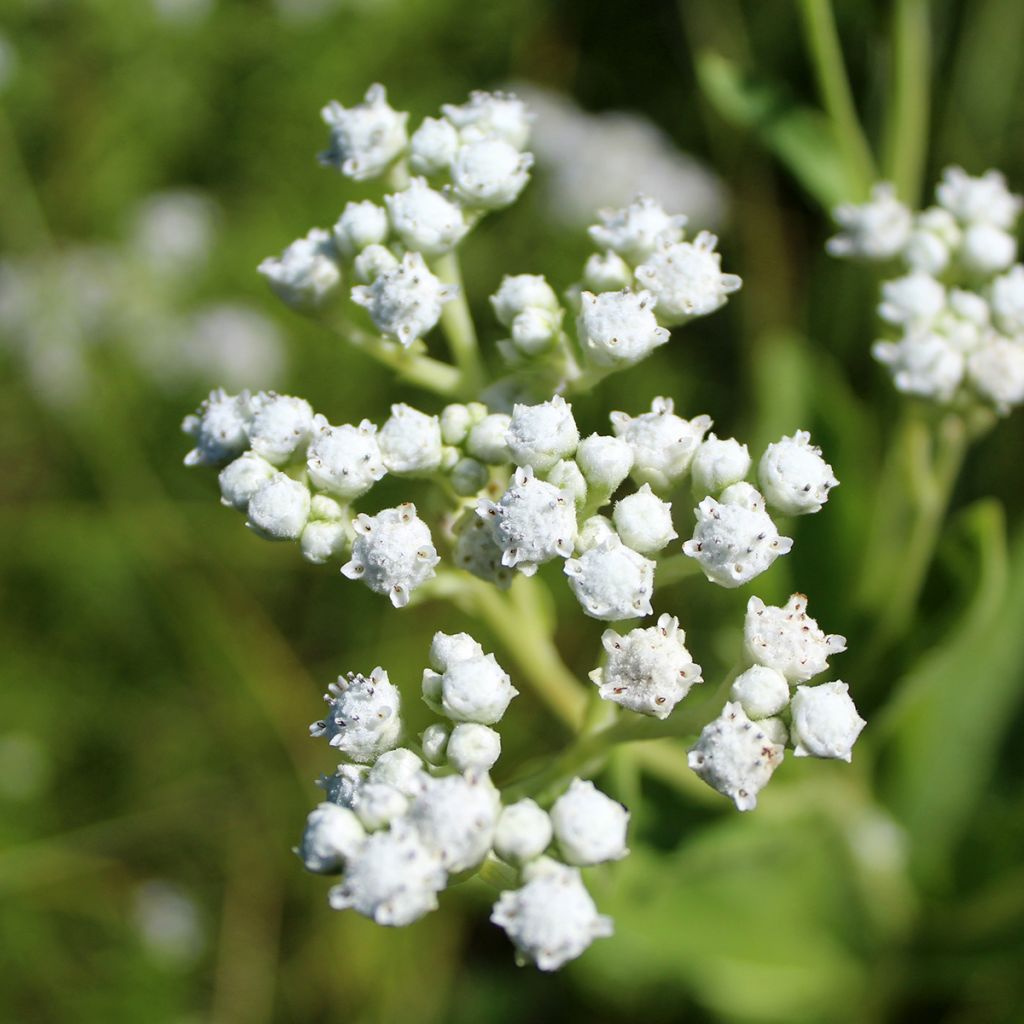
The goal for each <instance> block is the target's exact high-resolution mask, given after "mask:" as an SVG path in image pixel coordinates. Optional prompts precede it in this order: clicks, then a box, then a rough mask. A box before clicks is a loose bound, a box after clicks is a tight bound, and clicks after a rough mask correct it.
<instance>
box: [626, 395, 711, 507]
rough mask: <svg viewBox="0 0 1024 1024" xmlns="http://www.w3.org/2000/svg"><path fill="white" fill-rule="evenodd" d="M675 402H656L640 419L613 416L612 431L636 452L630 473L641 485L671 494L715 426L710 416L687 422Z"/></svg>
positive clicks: (670, 400) (667, 400)
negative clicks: (677, 412) (680, 415)
mask: <svg viewBox="0 0 1024 1024" xmlns="http://www.w3.org/2000/svg"><path fill="white" fill-rule="evenodd" d="M674 408H675V406H674V405H673V402H672V399H671V398H655V399H654V401H653V402H651V411H650V412H645V413H643V414H641V415H640V416H629V415H627V414H626V413H624V412H613V413H612V414H611V421H612V429H613V430H614V431H615V435H616V437H621V438H622V440H624V441H625V442H626V443H627V444H628V445H629V447H630V448H632V449H633V468H632V470H631V471H630V472H631V474H632V476H633V479H634V480H635V481H636V482H637V483H638V484H650V485H651V487H653V488H654V489H655V490H656V491H664V490H670V489H671V488H672V487H673V486H674V485H675V484H676V483H678V482H679V481H680V480H681V479H682V478H683V477H684V476H685V475H686V472H687V470H688V469H689V468H690V462H691V461H692V459H693V455H694V452H696V450H697V446H698V445H699V444H700V443H701V440H702V439H703V437H704V434H705V433H706V432H707V430H708V428H709V427H710V426H711V417H710V416H695V417H694V418H693V419H692V420H684V419H682V418H681V417H679V416H676V415H675V413H674V411H673V410H674Z"/></svg>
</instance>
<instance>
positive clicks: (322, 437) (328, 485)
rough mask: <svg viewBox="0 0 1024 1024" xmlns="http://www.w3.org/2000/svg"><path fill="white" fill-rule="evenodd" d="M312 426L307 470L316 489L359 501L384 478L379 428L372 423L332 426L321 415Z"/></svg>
mask: <svg viewBox="0 0 1024 1024" xmlns="http://www.w3.org/2000/svg"><path fill="white" fill-rule="evenodd" d="M313 427H314V431H313V440H312V442H311V443H310V446H309V450H308V453H307V455H308V457H307V459H306V467H307V468H308V470H309V476H310V479H311V480H312V481H313V483H314V484H316V485H317V487H322V488H323V489H324V490H325V491H330V492H331V494H337V495H339V496H340V497H342V498H349V499H351V498H358V497H359V496H360V495H361V494H365V493H366V492H367V491H368V490H369V489H370V488H371V487H372V486H373V485H374V484H375V483H376V482H377V481H378V480H380V478H381V477H382V476H384V474H385V472H386V470H385V469H384V457H383V455H382V454H381V451H380V447H379V445H378V444H377V428H376V427H375V426H374V425H373V424H372V423H371V422H370V421H369V420H363V421H362V422H361V423H360V424H359V426H358V427H353V426H351V425H350V424H347V423H346V424H344V425H343V426H340V427H332V426H331V425H330V424H329V423H328V422H327V420H326V419H325V418H324V417H323V416H321V415H319V414H318V415H317V416H316V417H315V418H314V420H313Z"/></svg>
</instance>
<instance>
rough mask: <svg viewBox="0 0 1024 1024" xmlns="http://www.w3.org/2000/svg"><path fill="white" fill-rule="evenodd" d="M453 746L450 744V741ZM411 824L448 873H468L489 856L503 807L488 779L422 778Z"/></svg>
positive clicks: (479, 777)
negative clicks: (435, 853)
mask: <svg viewBox="0 0 1024 1024" xmlns="http://www.w3.org/2000/svg"><path fill="white" fill-rule="evenodd" d="M449 742H450V741H449ZM420 783H421V785H420V792H419V794H418V795H417V797H416V798H415V800H414V801H413V804H412V807H411V808H410V810H409V817H408V820H409V822H410V823H411V824H412V825H413V826H414V827H415V828H416V831H417V832H418V833H419V835H420V837H421V838H422V840H423V842H424V844H425V845H426V846H427V847H428V848H429V849H432V850H436V851H437V853H438V855H439V856H440V858H441V863H442V864H443V865H444V868H445V870H447V871H449V872H453V873H454V872H458V871H466V870H468V869H469V868H473V867H476V866H477V865H478V864H479V863H480V862H481V861H482V860H483V859H484V857H486V856H487V853H488V851H489V850H490V848H491V839H492V838H493V836H494V826H495V825H496V824H497V821H498V811H499V810H500V807H501V804H500V802H499V798H498V791H497V790H496V789H495V788H494V786H493V784H492V783H491V781H490V779H488V777H487V776H486V775H445V776H443V777H442V778H438V779H434V778H431V777H430V776H429V775H421V776H420Z"/></svg>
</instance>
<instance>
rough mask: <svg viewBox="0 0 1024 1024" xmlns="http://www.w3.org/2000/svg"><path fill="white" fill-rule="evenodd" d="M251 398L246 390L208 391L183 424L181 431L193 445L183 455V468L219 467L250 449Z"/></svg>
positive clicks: (220, 389) (221, 389)
mask: <svg viewBox="0 0 1024 1024" xmlns="http://www.w3.org/2000/svg"><path fill="white" fill-rule="evenodd" d="M251 420H252V397H251V396H250V394H249V392H248V391H243V392H242V393H241V394H239V395H229V394H228V393H227V392H226V391H225V390H224V389H223V388H217V389H216V390H214V391H211V392H210V395H209V397H208V398H206V399H204V400H203V403H202V405H200V406H199V408H198V409H197V410H196V411H195V412H194V413H192V414H191V415H189V416H186V417H185V419H184V420H183V421H182V424H181V429H182V430H183V431H184V432H185V433H186V434H188V435H189V436H190V437H191V438H192V439H193V441H194V442H195V448H193V449H192V450H191V451H190V452H189V453H188V454H187V455H186V456H185V465H186V466H220V465H223V464H224V463H225V462H230V461H231V460H232V459H234V458H236V457H237V456H238V455H241V454H242V452H243V451H244V450H245V449H246V448H247V447H248V446H249V422H250V421H251Z"/></svg>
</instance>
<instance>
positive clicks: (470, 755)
mask: <svg viewBox="0 0 1024 1024" xmlns="http://www.w3.org/2000/svg"><path fill="white" fill-rule="evenodd" d="M447 750H448V762H449V764H451V766H452V767H453V768H454V769H455V770H456V771H457V772H462V773H463V774H465V773H467V772H489V771H490V770H491V769H492V768H493V767H494V765H495V762H496V761H497V760H498V758H499V757H500V756H501V736H500V735H499V734H498V733H497V732H496V731H495V730H494V729H492V728H491V727H490V726H488V725H480V724H479V723H478V722H460V723H459V724H458V725H457V726H455V728H454V729H452V734H451V737H450V738H449V740H448V748H447Z"/></svg>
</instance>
